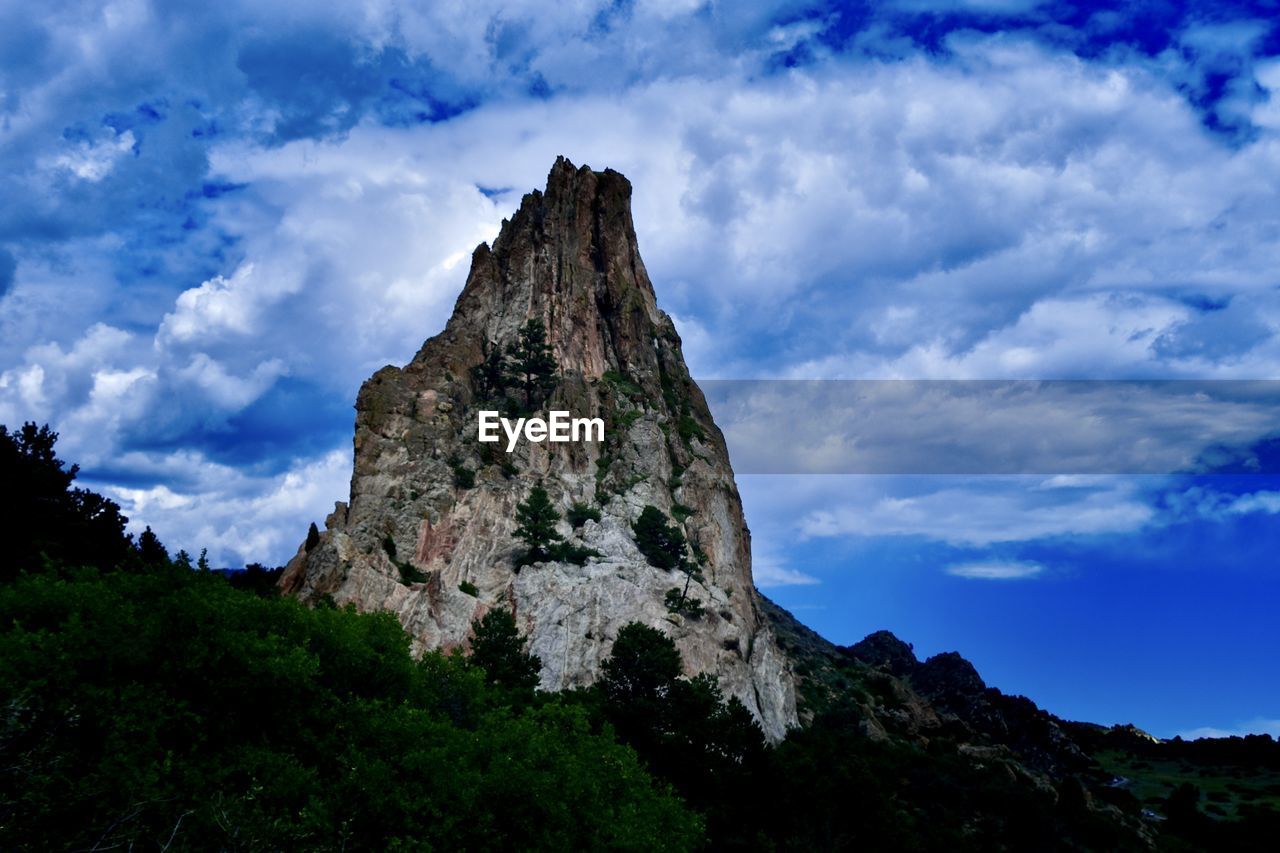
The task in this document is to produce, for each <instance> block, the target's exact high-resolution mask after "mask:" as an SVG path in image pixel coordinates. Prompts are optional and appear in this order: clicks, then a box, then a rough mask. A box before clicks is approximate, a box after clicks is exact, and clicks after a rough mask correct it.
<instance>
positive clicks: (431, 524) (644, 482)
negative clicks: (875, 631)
mask: <svg viewBox="0 0 1280 853" xmlns="http://www.w3.org/2000/svg"><path fill="white" fill-rule="evenodd" d="M630 200H631V185H630V184H629V183H628V181H627V180H626V178H624V177H623V176H622V175H620V174H618V173H616V172H613V171H604V172H595V171H592V170H590V169H588V168H586V167H583V168H581V169H578V168H575V167H574V166H573V165H572V164H571V163H569V162H568V161H567V160H565V159H563V158H561V159H559V160H557V161H556V164H555V166H554V167H553V168H552V170H551V174H550V176H549V179H548V182H547V188H546V191H545V192H533V193H530V194H528V195H526V196H525V197H524V199H523V201H522V203H521V205H520V209H519V210H518V211H517V212H516V214H515V216H514V217H513V218H512V219H511V220H510V221H509V222H508V221H504V222H503V225H502V230H501V233H500V234H499V236H498V238H497V239H496V240H495V241H494V244H493V247H492V248H490V247H489V246H487V245H484V244H482V245H480V246H479V247H478V248H477V249H476V250H475V253H474V254H473V256H472V266H471V271H470V274H469V276H468V278H467V283H466V287H465V288H464V290H463V291H462V294H461V296H460V297H459V298H458V302H457V305H456V307H455V309H454V313H453V316H452V318H451V319H450V320H449V322H448V324H447V325H446V327H445V329H444V331H443V332H442V333H441V334H439V335H437V336H436V337H434V338H431V339H430V340H428V341H427V342H426V343H425V344H424V345H423V346H422V349H421V350H420V351H419V352H418V354H417V355H416V356H415V357H414V359H413V360H412V361H411V362H410V363H409V364H408V365H406V366H405V367H403V368H397V367H385V368H383V369H382V370H379V371H378V372H377V373H376V374H374V376H373V377H371V378H370V379H369V380H368V381H366V382H365V383H364V386H363V387H362V388H361V390H360V395H359V398H358V400H357V402H356V412H357V414H356V432H355V470H354V472H353V474H352V479H351V496H350V501H349V502H348V503H339V504H338V505H337V507H336V508H335V511H334V512H333V514H332V515H330V516H329V518H328V519H327V521H326V527H327V529H326V530H325V531H324V532H323V533H321V534H320V536H319V538H318V540H317V539H316V538H315V537H314V536H313V537H308V539H309V543H308V544H304V545H303V546H302V547H301V548H299V550H298V553H297V555H296V556H295V557H294V558H293V560H292V561H290V563H289V565H288V567H287V568H286V570H285V573H284V575H283V576H282V578H281V581H280V584H281V587H282V588H283V589H284V590H285V591H287V592H289V593H292V594H294V595H297V596H299V597H301V598H303V599H304V600H309V601H315V600H318V599H321V598H323V597H325V596H330V597H332V599H333V600H334V601H335V602H337V603H339V604H345V603H347V602H354V603H355V604H356V606H357V607H359V608H360V609H363V610H375V609H385V610H390V611H392V612H394V613H395V614H396V615H397V616H398V617H399V619H400V621H401V623H402V624H403V625H404V626H405V628H406V629H407V630H408V632H409V633H410V634H411V635H412V637H413V638H414V643H415V647H416V648H418V649H451V648H454V647H458V646H462V647H465V646H466V644H467V641H468V634H469V631H470V626H471V622H472V620H473V619H475V618H476V617H478V616H480V615H482V614H483V613H484V612H485V611H486V610H487V609H489V608H492V607H506V608H511V609H512V610H513V611H514V613H515V614H516V618H517V621H518V622H519V624H520V625H521V626H522V628H523V630H524V631H525V632H526V634H527V635H528V637H529V639H530V649H531V651H532V652H533V653H534V654H536V655H538V656H539V657H540V658H541V661H542V674H541V686H542V687H543V688H545V689H549V690H557V689H563V688H568V687H574V686H579V685H585V684H589V683H590V682H592V681H593V680H594V679H595V678H596V676H597V674H598V673H599V670H600V664H601V662H602V661H603V660H604V659H605V658H607V657H608V655H609V651H610V648H611V645H612V642H613V640H614V638H615V637H616V635H617V632H618V630H619V629H620V628H621V627H622V626H623V625H625V624H627V623H628V622H632V621H640V622H643V623H645V624H647V625H651V626H654V627H658V628H660V629H661V630H663V631H664V632H666V633H667V634H668V635H669V636H670V637H672V638H673V639H674V641H675V642H676V645H677V646H678V648H679V649H680V652H681V655H682V657H683V659H684V663H685V667H686V669H687V671H688V673H689V674H694V673H700V672H708V673H712V674H714V675H716V676H717V677H718V678H719V682H720V686H721V689H722V690H723V691H724V692H725V694H726V695H732V696H736V697H738V698H739V699H740V700H741V701H742V702H743V703H744V704H745V705H746V706H747V708H748V709H749V710H750V711H751V712H752V713H753V714H754V715H755V716H756V718H757V719H758V720H759V722H760V724H761V726H762V728H763V729H764V731H765V733H766V734H767V735H768V736H769V737H770V738H771V739H778V738H780V737H781V736H782V735H783V734H784V733H785V731H786V728H787V727H788V726H790V725H794V724H795V723H796V709H795V698H794V685H793V677H792V674H791V671H790V667H789V663H788V661H787V659H786V658H785V657H784V656H783V655H782V654H781V653H780V651H779V649H778V646H777V644H776V642H775V640H774V635H773V632H772V629H771V627H770V623H769V620H768V619H767V618H766V617H765V616H764V615H763V613H762V609H761V608H762V605H761V600H760V598H759V595H758V593H757V592H756V589H755V587H754V585H753V583H752V577H751V547H750V534H749V532H748V530H747V527H746V524H745V522H744V520H743V515H742V505H741V501H740V500H739V497H738V491H737V487H736V486H735V484H734V479H733V472H732V469H731V468H730V465H729V457H728V452H727V450H726V448H725V443H724V438H723V436H722V435H721V433H720V430H719V429H717V427H716V425H715V423H714V422H713V420H712V418H711V414H710V412H709V411H708V409H707V404H706V401H705V399H704V398H703V395H702V393H701V391H700V390H699V389H698V386H697V385H696V384H695V383H694V382H693V380H692V379H691V378H690V376H689V372H688V369H687V368H686V366H685V363H684V359H683V356H682V355H681V350H680V338H679V336H678V335H677V334H676V329H675V326H674V325H673V324H672V322H671V318H670V317H668V316H667V315H666V314H665V313H663V312H662V311H661V310H659V308H658V307H657V303H656V300H655V296H654V291H653V286H652V284H651V283H650V281H649V277H648V275H647V273H646V272H645V268H644V264H643V263H642V261H641V260H640V254H639V252H638V250H637V246H636V237H635V231H634V227H633V225H632V220H631V211H630ZM530 320H540V321H541V322H542V323H543V324H545V329H546V338H547V343H548V344H549V346H550V349H551V353H552V354H553V355H554V359H555V362H556V365H557V373H556V375H555V378H554V384H553V386H552V387H550V389H549V390H548V392H547V394H546V398H545V399H544V400H542V401H541V405H540V406H538V408H539V409H540V410H541V411H542V412H546V411H549V410H556V409H558V410H567V411H569V412H571V413H572V414H573V415H574V416H584V417H601V418H603V419H604V420H605V423H606V429H605V441H604V442H603V443H587V442H574V443H545V442H544V443H532V442H528V441H521V442H520V443H519V445H518V446H517V448H516V449H515V451H514V452H512V453H507V452H505V449H506V448H505V441H504V442H503V443H501V444H499V445H494V444H481V443H479V442H478V440H477V420H478V411H479V410H480V409H481V408H486V409H496V408H499V407H500V406H499V404H497V403H495V402H494V401H493V400H492V399H491V389H490V388H488V387H486V383H485V381H484V380H483V378H482V377H481V376H480V375H478V372H479V371H478V368H480V367H481V365H482V364H483V363H485V362H486V358H487V357H489V356H491V355H492V354H493V353H502V352H506V351H507V349H508V348H509V347H510V346H511V345H512V344H513V342H515V341H516V340H517V339H518V336H519V332H520V330H521V329H522V327H524V326H525V324H526V323H527V322H528V321H530ZM516 396H517V397H518V396H519V395H518V394H517V395H516ZM507 405H510V403H508V404H507ZM538 483H540V484H541V485H542V486H543V487H544V488H545V489H546V490H547V492H548V493H549V495H550V497H551V500H552V502H553V503H554V505H555V506H556V507H557V508H558V510H559V512H560V515H561V516H562V519H561V521H560V522H559V524H558V532H559V533H560V534H561V535H562V536H563V537H565V540H566V541H567V542H569V543H570V544H572V545H573V546H576V547H578V548H583V549H590V550H592V551H594V552H596V554H597V555H598V556H592V557H590V558H588V559H587V560H586V563H585V565H580V566H579V565H574V564H573V563H572V562H568V561H564V562H560V561H547V562H541V563H535V564H534V565H530V566H527V567H525V568H523V569H521V570H519V571H517V570H516V562H517V558H518V556H519V555H520V554H521V553H522V551H523V546H522V543H521V542H520V541H519V540H518V539H517V538H516V537H515V535H514V531H515V527H516V521H515V515H516V508H517V505H518V504H519V503H520V502H521V501H523V500H525V499H526V497H527V496H528V495H529V493H530V490H531V488H532V487H533V486H534V485H535V484H538ZM574 504H583V505H586V506H587V507H590V508H592V509H594V510H596V511H597V512H598V514H599V520H594V519H588V520H585V521H584V522H582V523H581V524H580V525H579V526H577V527H571V526H570V524H569V523H568V521H567V520H565V519H564V516H565V515H566V514H567V510H568V509H569V508H570V507H571V506H572V505H574ZM646 505H652V506H655V507H657V508H658V509H660V510H662V511H663V512H664V513H666V514H667V515H668V516H670V517H671V518H673V519H674V523H676V524H678V525H679V526H680V528H681V529H682V531H683V533H684V535H685V537H686V538H687V540H688V542H689V545H690V549H689V553H690V555H696V558H697V562H698V564H699V565H700V568H701V575H702V578H703V580H702V581H701V582H697V581H695V582H694V583H693V584H692V586H691V592H690V594H691V595H694V596H696V597H697V598H698V599H700V601H701V603H702V605H703V608H704V609H703V612H702V613H701V614H700V615H694V614H691V613H687V612H685V613H672V612H670V610H669V608H668V606H667V602H666V601H665V596H666V594H667V592H668V590H670V589H672V588H673V587H682V586H683V583H684V579H685V578H684V574H683V573H682V572H680V571H677V570H666V569H661V568H657V567H655V566H653V565H650V562H649V561H648V560H647V559H646V557H645V556H644V555H643V554H642V553H641V552H640V550H639V549H638V548H637V545H636V539H635V534H634V532H633V528H632V525H633V523H634V522H635V521H636V519H637V518H638V517H639V515H640V513H641V511H642V510H643V508H644V507H645V506H646ZM690 559H693V556H691V557H690Z"/></svg>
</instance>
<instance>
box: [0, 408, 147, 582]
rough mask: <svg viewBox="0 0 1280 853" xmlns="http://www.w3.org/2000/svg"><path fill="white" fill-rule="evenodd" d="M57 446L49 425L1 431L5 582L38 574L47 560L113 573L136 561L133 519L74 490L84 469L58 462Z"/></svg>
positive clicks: (0, 565)
mask: <svg viewBox="0 0 1280 853" xmlns="http://www.w3.org/2000/svg"><path fill="white" fill-rule="evenodd" d="M57 441H58V434H57V433H56V432H54V431H53V430H51V429H50V428H49V426H48V425H47V424H46V425H45V426H40V427H37V426H36V425H35V424H34V423H26V424H23V426H22V428H21V429H19V430H17V431H14V432H10V431H9V429H8V428H7V427H5V426H3V425H0V541H3V542H4V549H3V552H2V553H0V579H9V578H12V577H14V576H15V575H16V574H17V573H18V572H20V571H26V570H37V569H39V568H40V566H41V557H42V556H44V557H48V558H49V559H52V560H55V561H65V562H67V563H69V564H72V565H92V566H97V567H98V568H101V569H111V568H115V567H117V566H119V565H121V564H122V563H125V562H127V561H128V560H129V559H130V558H131V556H132V555H133V546H132V544H131V543H130V541H129V538H128V537H127V536H126V535H125V532H124V526H125V523H126V522H128V519H127V518H125V517H124V516H123V515H121V514H120V507H119V506H118V505H116V504H115V503H114V502H113V501H110V500H108V499H107V498H104V497H103V496H102V495H99V494H97V493H96V492H91V491H88V490H86V489H80V488H74V487H73V483H74V481H75V478H76V474H77V473H78V472H79V470H80V468H79V466H77V465H71V466H70V467H68V466H67V465H66V463H64V462H63V461H62V460H61V459H59V458H58V456H57V453H56V451H55V450H54V445H55V444H56V443H57Z"/></svg>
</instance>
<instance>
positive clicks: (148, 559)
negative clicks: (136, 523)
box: [138, 525, 169, 568]
mask: <svg viewBox="0 0 1280 853" xmlns="http://www.w3.org/2000/svg"><path fill="white" fill-rule="evenodd" d="M138 557H139V559H141V560H142V565H144V566H149V567H151V568H163V567H164V566H167V565H169V552H168V550H167V549H166V548H165V547H164V543H163V542H161V541H160V537H158V536H156V535H155V534H154V533H152V532H151V525H147V529H146V530H144V531H142V535H140V536H139V537H138Z"/></svg>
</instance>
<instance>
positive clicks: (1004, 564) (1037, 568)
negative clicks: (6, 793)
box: [946, 561, 1044, 581]
mask: <svg viewBox="0 0 1280 853" xmlns="http://www.w3.org/2000/svg"><path fill="white" fill-rule="evenodd" d="M1043 571H1044V566H1042V565H1040V564H1039V563H1030V562H1019V561H1000V562H997V561H984V562H976V563H954V564H952V565H950V566H947V568H946V573H947V574H949V575H954V576H956V577H958V578H969V579H971V580H990V581H1009V580H1021V579H1023V578H1033V577H1036V576H1037V575H1039V574H1040V573H1041V572H1043Z"/></svg>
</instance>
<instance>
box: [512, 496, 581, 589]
mask: <svg viewBox="0 0 1280 853" xmlns="http://www.w3.org/2000/svg"><path fill="white" fill-rule="evenodd" d="M599 517H600V516H599V513H598V512H597V513H596V518H597V519H599ZM559 520H560V513H559V512H558V511H556V508H555V507H554V506H552V505H551V498H550V497H549V496H548V495H547V490H546V489H544V488H542V486H541V485H536V486H534V487H533V488H532V489H530V490H529V497H527V498H525V499H524V500H523V501H521V502H520V503H519V504H517V505H516V529H515V535H516V538H517V539H519V540H520V541H521V542H523V543H524V544H525V548H526V550H525V551H524V553H522V554H520V555H519V556H518V557H516V571H519V570H520V569H521V568H523V567H524V566H529V565H532V564H534V563H546V562H553V561H554V562H562V563H573V564H574V565H577V566H581V565H584V564H585V563H586V562H587V559H588V558H590V557H598V556H600V554H599V552H597V551H594V550H592V549H590V548H584V547H582V546H581V545H574V544H573V543H572V542H566V541H565V539H564V537H563V536H562V535H560V532H559V531H557V530H556V522H557V521H559ZM575 526H576V525H575Z"/></svg>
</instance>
